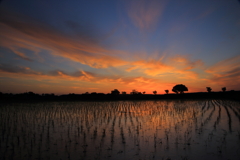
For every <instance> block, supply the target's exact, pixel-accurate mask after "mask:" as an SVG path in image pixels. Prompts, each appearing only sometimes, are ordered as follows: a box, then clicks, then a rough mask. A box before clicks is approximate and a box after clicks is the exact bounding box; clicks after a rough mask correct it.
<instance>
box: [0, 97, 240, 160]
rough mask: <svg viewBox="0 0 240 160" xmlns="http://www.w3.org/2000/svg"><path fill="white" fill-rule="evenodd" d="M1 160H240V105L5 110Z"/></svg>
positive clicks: (0, 118) (1, 109)
mask: <svg viewBox="0 0 240 160" xmlns="http://www.w3.org/2000/svg"><path fill="white" fill-rule="evenodd" d="M0 131H1V132H0V147H1V149H0V159H44V160H45V159H64V160H65V159H72V160H75V159H76V160H77V159H86V160H87V159H114V160H115V159H117V160H118V159H119V160H122V159H129V160H132V159H137V160H139V159H146V160H149V159H172V160H173V159H179V160H184V159H185V160H187V159H188V160H190V159H194V160H198V159H199V160H202V159H216V160H221V159H222V160H225V159H232V160H235V159H236V160H238V159H239V157H240V145H239V144H240V103H239V102H235V101H227V100H201V101H192V100H182V101H180V100H167V101H162V100H161V101H115V102H51V103H31V104H27V103H22V104H1V106H0Z"/></svg>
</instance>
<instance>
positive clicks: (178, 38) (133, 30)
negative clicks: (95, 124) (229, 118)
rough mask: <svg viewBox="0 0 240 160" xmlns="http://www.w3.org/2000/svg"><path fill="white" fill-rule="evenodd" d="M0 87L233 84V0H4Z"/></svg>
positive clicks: (0, 7) (237, 48)
mask: <svg viewBox="0 0 240 160" xmlns="http://www.w3.org/2000/svg"><path fill="white" fill-rule="evenodd" d="M0 12H1V14H0V29H1V30H2V31H3V32H1V33H0V57H1V59H0V87H1V90H0V91H1V92H14V93H19V92H25V91H33V92H36V93H56V94H65V93H84V92H93V91H96V92H103V93H108V92H110V91H111V90H112V89H115V88H117V89H119V90H120V91H127V92H130V91H131V90H132V89H137V90H139V91H141V92H143V91H146V92H147V93H152V91H153V90H157V91H158V93H164V90H165V89H169V90H170V91H171V89H172V87H173V86H174V85H175V84H179V83H180V84H185V85H186V86H187V87H188V88H189V91H190V92H198V91H206V87H212V88H213V91H214V90H215V91H219V90H221V88H222V87H227V89H228V90H232V89H235V90H239V89H240V88H239V86H240V85H239V84H240V80H239V78H240V45H239V44H240V32H239V30H240V3H239V2H238V1H237V0H228V1H226V0H211V1H209V0H202V1H192V0H181V1H179V0H119V1H118V0H103V1H97V0H89V1H83V0H69V1H66V0H48V1H47V0H34V1H31V0H21V1H19V0H3V1H2V2H1V3H0Z"/></svg>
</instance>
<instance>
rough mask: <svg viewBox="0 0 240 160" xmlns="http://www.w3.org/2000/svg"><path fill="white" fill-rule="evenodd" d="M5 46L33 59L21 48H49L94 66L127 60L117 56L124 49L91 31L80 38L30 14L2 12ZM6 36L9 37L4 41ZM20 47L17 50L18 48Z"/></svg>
mask: <svg viewBox="0 0 240 160" xmlns="http://www.w3.org/2000/svg"><path fill="white" fill-rule="evenodd" d="M0 29H1V31H2V32H1V33H0V36H1V37H2V38H1V39H2V40H1V46H3V47H6V48H9V49H11V50H12V51H13V52H14V53H15V54H16V55H18V56H20V57H21V58H23V59H25V60H30V58H29V57H27V56H26V55H25V54H24V53H21V52H19V50H18V49H19V48H21V47H24V48H27V49H29V50H31V51H33V52H34V53H36V49H34V50H33V48H37V49H39V50H47V51H49V52H50V53H51V54H53V55H58V56H62V57H65V58H68V59H70V60H73V61H76V62H79V63H82V64H85V65H88V66H90V67H93V68H107V67H109V66H119V65H124V64H125V63H126V62H125V61H124V60H122V59H120V58H118V57H116V56H115V55H117V54H120V51H117V50H110V49H106V48H103V47H101V46H100V45H99V44H98V43H96V42H95V41H93V40H92V37H91V36H90V35H89V37H87V34H85V35H84V36H82V37H81V35H80V37H79V36H78V37H77V38H76V37H75V38H74V37H72V36H68V35H65V34H63V33H61V32H58V31H57V30H55V29H54V28H51V27H50V26H48V25H46V24H42V23H39V22H35V21H33V20H30V19H29V18H28V17H24V16H20V17H19V16H17V15H11V14H10V15H8V14H1V16H0ZM3 39H5V40H4V41H3ZM16 48H17V49H16Z"/></svg>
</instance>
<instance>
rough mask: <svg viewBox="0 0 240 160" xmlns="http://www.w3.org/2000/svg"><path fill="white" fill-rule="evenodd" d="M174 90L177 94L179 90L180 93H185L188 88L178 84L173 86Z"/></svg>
mask: <svg viewBox="0 0 240 160" xmlns="http://www.w3.org/2000/svg"><path fill="white" fill-rule="evenodd" d="M172 91H173V92H175V93H176V94H178V93H179V92H180V94H183V93H184V91H188V88H187V87H186V86H185V85H183V84H177V85H176V86H174V87H173V89H172Z"/></svg>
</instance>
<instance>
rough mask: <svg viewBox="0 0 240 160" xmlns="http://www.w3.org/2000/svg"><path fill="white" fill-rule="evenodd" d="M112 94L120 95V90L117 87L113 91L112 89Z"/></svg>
mask: <svg viewBox="0 0 240 160" xmlns="http://www.w3.org/2000/svg"><path fill="white" fill-rule="evenodd" d="M111 94H113V95H119V94H120V92H119V91H118V90H117V89H114V90H113V91H111Z"/></svg>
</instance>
